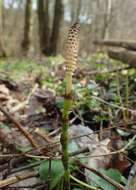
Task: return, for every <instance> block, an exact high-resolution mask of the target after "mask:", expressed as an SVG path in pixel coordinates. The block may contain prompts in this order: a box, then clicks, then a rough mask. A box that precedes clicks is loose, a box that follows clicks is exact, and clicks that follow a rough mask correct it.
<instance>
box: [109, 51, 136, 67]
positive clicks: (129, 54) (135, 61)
mask: <svg viewBox="0 0 136 190" xmlns="http://www.w3.org/2000/svg"><path fill="white" fill-rule="evenodd" d="M107 53H108V56H109V57H110V58H112V59H115V60H119V61H122V62H123V63H126V64H128V65H129V66H131V67H133V68H136V52H135V51H130V50H108V51H107Z"/></svg>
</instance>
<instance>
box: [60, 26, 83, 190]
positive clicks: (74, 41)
mask: <svg viewBox="0 0 136 190" xmlns="http://www.w3.org/2000/svg"><path fill="white" fill-rule="evenodd" d="M79 30H80V25H79V24H78V23H75V24H74V25H73V26H72V27H71V28H70V30H69V32H68V38H67V42H66V50H65V66H66V72H65V82H66V90H65V96H64V109H63V126H62V134H61V139H60V141H61V145H62V163H63V167H64V187H65V190H70V171H69V156H68V128H69V110H70V107H71V101H72V76H73V73H74V71H75V69H76V63H77V57H78V46H79Z"/></svg>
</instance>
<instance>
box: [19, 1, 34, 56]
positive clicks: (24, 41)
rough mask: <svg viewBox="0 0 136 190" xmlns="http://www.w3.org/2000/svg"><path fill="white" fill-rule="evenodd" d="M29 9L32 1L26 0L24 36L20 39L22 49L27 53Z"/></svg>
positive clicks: (28, 45)
mask: <svg viewBox="0 0 136 190" xmlns="http://www.w3.org/2000/svg"><path fill="white" fill-rule="evenodd" d="M31 10H32V1H31V0H26V6H25V23H24V37H23V41H22V44H21V45H22V50H23V52H24V53H25V54H27V53H28V50H29V47H30V27H31Z"/></svg>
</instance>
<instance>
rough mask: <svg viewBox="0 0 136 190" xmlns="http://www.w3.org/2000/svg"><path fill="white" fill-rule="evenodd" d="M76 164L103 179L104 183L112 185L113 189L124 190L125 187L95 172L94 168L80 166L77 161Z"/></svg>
mask: <svg viewBox="0 0 136 190" xmlns="http://www.w3.org/2000/svg"><path fill="white" fill-rule="evenodd" d="M76 161H77V163H78V164H79V165H80V166H81V167H83V168H86V169H87V170H89V171H91V172H93V173H95V174H96V175H98V176H99V177H101V178H103V179H104V180H105V181H107V182H109V183H110V184H111V185H113V186H114V187H116V188H118V189H119V190H125V187H124V186H122V185H121V184H119V183H118V182H116V181H114V180H112V179H111V178H110V177H108V176H105V175H104V174H102V173H100V172H98V171H97V170H95V169H94V168H90V167H88V166H86V165H85V164H82V163H81V162H80V161H79V160H76Z"/></svg>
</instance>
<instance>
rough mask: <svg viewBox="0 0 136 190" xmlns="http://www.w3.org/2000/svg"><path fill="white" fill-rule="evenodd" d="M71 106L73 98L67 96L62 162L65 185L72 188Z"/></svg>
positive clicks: (65, 101)
mask: <svg viewBox="0 0 136 190" xmlns="http://www.w3.org/2000/svg"><path fill="white" fill-rule="evenodd" d="M70 107H71V98H70V97H67V96H65V100H64V111H63V127H62V134H61V145H62V163H63V166H64V170H65V171H64V187H65V190H70V171H69V163H68V162H69V155H68V128H69V119H68V117H69V109H70Z"/></svg>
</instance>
